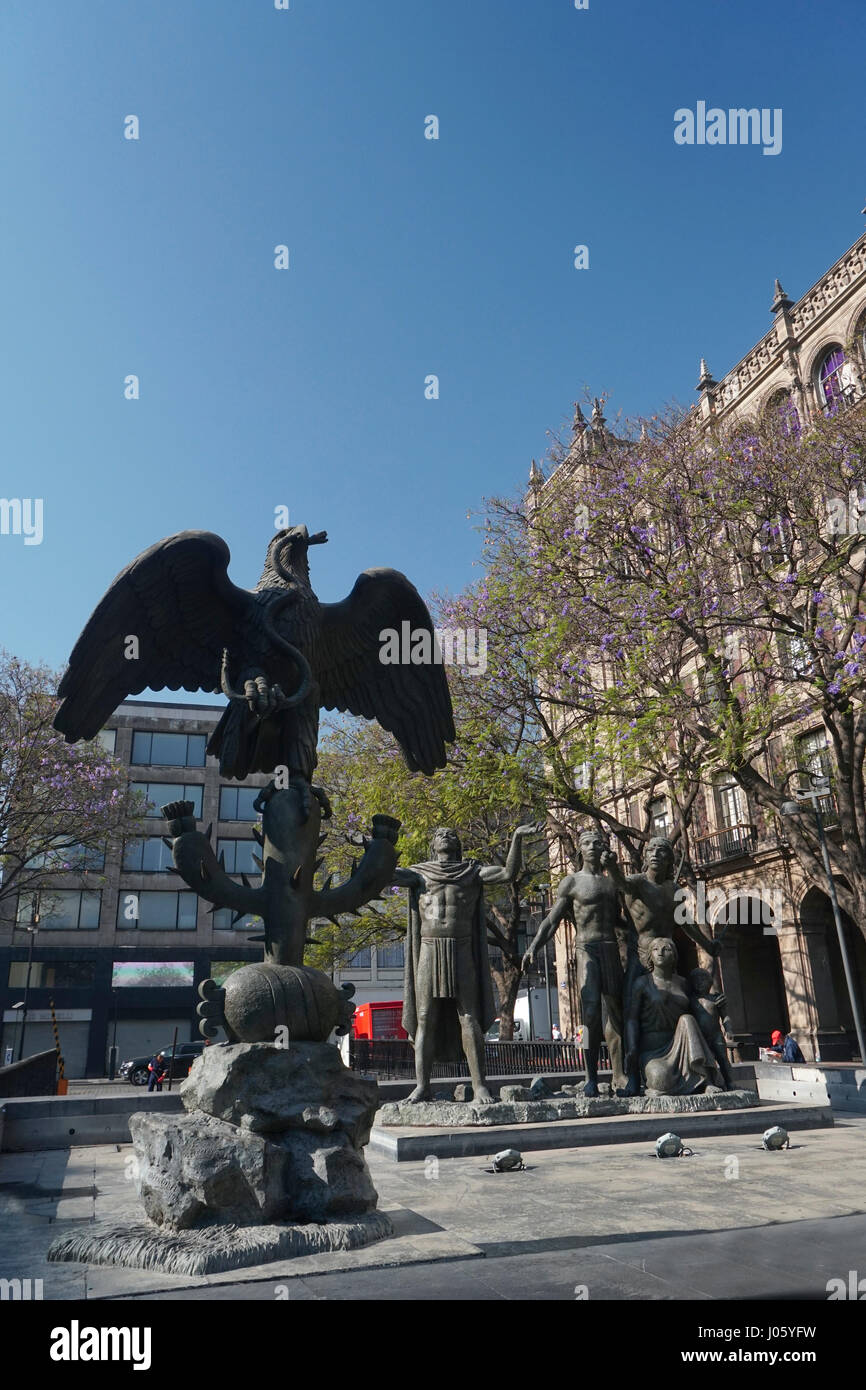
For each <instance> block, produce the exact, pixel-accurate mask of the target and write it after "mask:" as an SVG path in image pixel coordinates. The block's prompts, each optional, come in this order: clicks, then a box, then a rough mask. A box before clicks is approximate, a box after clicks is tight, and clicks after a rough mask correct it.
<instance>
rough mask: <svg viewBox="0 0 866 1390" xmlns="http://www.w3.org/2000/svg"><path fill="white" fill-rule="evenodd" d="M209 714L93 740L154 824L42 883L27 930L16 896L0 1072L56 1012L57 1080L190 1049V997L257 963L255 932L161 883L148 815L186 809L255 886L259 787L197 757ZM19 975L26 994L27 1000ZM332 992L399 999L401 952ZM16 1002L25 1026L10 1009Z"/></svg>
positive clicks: (39, 1045)
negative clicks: (178, 804) (113, 1051)
mask: <svg viewBox="0 0 866 1390" xmlns="http://www.w3.org/2000/svg"><path fill="white" fill-rule="evenodd" d="M220 713H221V707H220V706H216V705H205V704H187V703H171V704H168V703H160V702H157V701H147V700H143V699H139V700H126V701H124V703H123V704H122V705H120V706H119V708H118V709H117V710H116V712H115V714H114V715H113V716H112V718H111V719H110V720H108V722H107V725H106V727H105V729H104V730H103V731H102V734H101V735H100V737H101V739H102V741H103V742H104V743H105V744H106V746H107V747H108V748H109V749H110V750H111V751H112V752H113V753H114V754H115V756H116V757H117V758H118V759H119V760H120V761H121V762H123V763H124V764H125V765H126V766H127V767H128V769H129V780H130V782H131V784H132V785H133V786H134V787H135V788H137V789H139V790H140V791H142V792H143V793H144V795H145V796H146V798H147V800H148V803H149V808H150V811H151V812H152V814H151V815H150V816H149V817H148V819H147V821H146V822H145V825H146V829H145V832H144V834H143V835H142V836H141V837H140V838H138V839H135V840H133V841H130V842H127V843H126V844H125V845H120V844H118V845H108V846H107V847H106V853H105V855H104V857H99V856H89V859H88V868H87V870H86V871H85V872H83V873H69V872H67V873H58V874H56V875H53V876H52V877H51V879H50V880H48V883H49V886H50V891H49V888H48V887H47V888H46V890H45V893H44V896H43V902H42V905H41V906H40V910H39V914H38V915H39V922H38V927H37V929H36V930H35V931H34V930H33V929H32V921H33V917H34V902H33V899H32V895H30V894H24V893H22V894H21V895H19V899H18V901H17V902H14V903H13V904H11V906H10V908H9V909H7V910H8V912H9V915H7V917H6V918H5V919H0V1011H2V1034H0V1062H2V1061H4V1060H5V1059H6V1058H7V1056H9V1054H10V1050H11V1054H12V1056H14V1057H16V1058H17V1056H18V1054H19V1048H20V1043H21V1031H22V1023H23V1028H24V1038H23V1044H24V1046H23V1055H24V1056H29V1055H31V1054H32V1053H34V1052H40V1051H44V1050H45V1049H47V1048H50V1047H53V1046H54V1032H53V1025H52V1018H51V1011H50V1002H51V1000H53V1001H54V1009H55V1017H56V1021H57V1025H58V1029H59V1035H60V1043H61V1048H62V1052H63V1057H64V1063H65V1071H66V1075H67V1076H69V1077H82V1076H102V1075H104V1074H105V1071H106V1066H107V1059H108V1051H109V1048H110V1047H111V1046H112V1044H115V1043H116V1045H117V1047H118V1051H119V1059H120V1060H121V1061H122V1060H123V1059H124V1058H126V1057H129V1056H138V1055H144V1054H145V1053H150V1052H152V1051H154V1050H156V1049H158V1048H160V1047H164V1046H167V1045H168V1044H170V1043H171V1041H172V1038H173V1035H174V1030H175V1028H177V1030H178V1031H177V1036H178V1040H179V1041H188V1040H189V1039H191V1038H195V1037H198V1036H199V1034H198V1019H197V1017H196V1013H195V1008H196V1004H197V1003H198V985H199V984H200V982H201V981H202V980H206V979H208V978H216V979H219V978H220V977H221V976H224V975H225V974H227V973H228V972H229V971H230V970H231V969H233V968H235V967H236V966H237V965H239V964H246V963H247V962H249V961H254V960H260V959H261V953H262V948H261V945H260V944H250V942H249V937H250V936H251V935H253V934H256V931H257V930H258V931H260V930H261V923H258V926H257V927H256V926H255V925H253V924H252V922H251V921H250V920H249V919H243V920H242V921H240V922H238V923H237V924H236V925H235V926H232V921H231V919H232V915H233V914H232V913H231V912H230V911H228V910H223V909H219V910H217V911H215V912H211V911H210V908H209V905H208V904H207V903H206V902H204V901H203V900H201V899H199V898H197V897H196V895H195V893H192V892H191V891H190V890H189V889H188V887H187V885H186V884H185V883H184V882H183V880H182V879H181V878H180V876H179V875H178V874H176V873H175V872H174V871H173V865H172V860H171V852H170V850H169V849H168V847H167V845H166V844H165V843H164V840H163V836H164V835H165V823H164V821H163V819H162V815H161V811H160V808H161V807H162V806H163V805H164V804H165V803H166V802H168V801H173V800H181V799H183V800H189V801H192V802H193V805H194V807H195V814H196V818H197V819H198V820H199V821H200V822H201V824H202V827H203V828H206V827H207V826H208V825H212V826H213V830H212V841H213V843H214V847H215V849H216V851H217V853H220V852H221V853H223V854H224V857H225V865H226V869H227V871H228V872H229V873H231V874H236V875H240V874H241V873H245V874H246V875H247V877H248V878H250V879H251V880H253V881H255V879H256V877H257V875H258V873H259V869H258V866H257V865H256V864H255V862H254V860H253V858H252V856H253V854H254V853H258V847H257V845H256V843H255V841H254V840H253V837H252V827H253V825H254V824H255V822H256V821H257V819H258V816H257V813H256V811H255V810H254V808H253V802H254V801H255V798H256V795H257V791H258V788H259V787H261V786H264V785H266V784H267V781H268V778H267V777H266V776H264V775H262V774H258V775H254V776H252V777H250V778H248V779H247V780H246V782H244V783H243V784H239V783H236V782H226V781H224V780H223V779H222V778H221V777H220V772H219V764H218V762H217V760H216V759H215V758H210V757H208V756H207V755H206V752H205V749H206V744H207V741H208V738H209V736H210V733H211V731H212V730H213V728H214V726H215V724H216V723H217V720H218V719H219V716H220ZM28 977H29V990H28V987H27V986H28ZM334 978H335V981H336V983H337V984H340V983H342V982H343V981H352V982H353V983H354V984H355V986H356V996H355V997H356V1001H357V1002H359V1003H360V1002H364V1001H365V1000H389V999H401V998H402V993H403V945H402V942H396V943H394V944H393V945H390V946H384V947H379V948H376V947H372V948H367V949H365V950H363V951H360V952H359V953H358V955H357V956H356V957H355V958H354V959H353V960H352V961H351V962H349V963H348V965H347V966H346V967H345V968H344V969H342V970H337V971H335V974H334ZM25 992H26V994H27V1011H26V1019H25V1018H24V1016H23V1010H22V1009H20V1008H17V1009H16V1008H15V1005H17V1004H21V1003H23V1002H24V998H25Z"/></svg>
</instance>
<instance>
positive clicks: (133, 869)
mask: <svg viewBox="0 0 866 1390" xmlns="http://www.w3.org/2000/svg"><path fill="white" fill-rule="evenodd" d="M143 854H144V840H127V841H126V843H125V844H124V846H123V860H122V863H121V868H122V869H123V871H124V873H127V874H134V873H138V872H139V871H140V870H141V862H142V856H143Z"/></svg>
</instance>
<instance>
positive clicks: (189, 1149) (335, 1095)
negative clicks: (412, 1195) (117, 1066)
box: [129, 1043, 378, 1230]
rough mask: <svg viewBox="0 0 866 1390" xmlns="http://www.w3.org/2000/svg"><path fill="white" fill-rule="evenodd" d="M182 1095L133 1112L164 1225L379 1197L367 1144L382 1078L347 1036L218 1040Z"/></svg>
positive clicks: (144, 1179) (259, 1218) (280, 1214)
mask: <svg viewBox="0 0 866 1390" xmlns="http://www.w3.org/2000/svg"><path fill="white" fill-rule="evenodd" d="M181 1094H182V1098H183V1103H184V1105H185V1106H186V1109H187V1111H188V1112H189V1113H187V1114H185V1115H164V1114H153V1113H149V1112H141V1113H138V1114H136V1115H131V1116H130V1120H129V1128H130V1133H131V1135H132V1142H133V1148H134V1150H135V1155H136V1160H137V1171H136V1185H137V1188H138V1193H139V1196H140V1198H141V1202H142V1205H143V1206H144V1210H145V1212H146V1214H147V1216H148V1217H149V1218H150V1220H151V1221H153V1222H155V1223H156V1224H157V1225H158V1226H162V1227H165V1228H170V1229H172V1230H186V1229H189V1228H190V1227H199V1226H206V1225H210V1224H213V1223H216V1222H218V1223H220V1224H223V1225H224V1224H225V1223H234V1224H236V1225H241V1226H251V1225H256V1226H258V1225H265V1224H269V1223H272V1222H301V1223H303V1222H316V1221H340V1220H345V1219H346V1218H347V1217H356V1216H360V1215H363V1214H364V1213H367V1212H370V1211H372V1210H373V1209H374V1208H375V1206H376V1204H377V1201H378V1198H377V1195H376V1190H375V1188H374V1187H373V1184H372V1181H371V1179H370V1174H369V1172H368V1169H367V1165H366V1162H365V1160H364V1153H363V1146H364V1144H366V1142H367V1140H368V1139H369V1137H370V1128H371V1126H372V1122H373V1116H374V1114H375V1109H376V1097H377V1086H376V1083H375V1081H365V1080H363V1079H362V1078H360V1077H357V1076H355V1075H354V1074H353V1073H352V1072H350V1071H349V1070H348V1068H346V1067H345V1066H344V1065H343V1061H342V1059H341V1057H340V1055H339V1053H338V1052H337V1049H336V1048H335V1047H332V1046H330V1045H329V1044H327V1043H296V1044H293V1045H292V1046H290V1047H288V1048H278V1047H274V1046H272V1045H271V1044H270V1043H237V1044H234V1045H231V1046H219V1047H211V1048H207V1049H206V1050H205V1052H204V1053H203V1055H202V1056H201V1057H200V1058H199V1059H198V1060H197V1061H196V1062H195V1064H194V1066H193V1070H192V1073H191V1075H190V1077H189V1078H188V1080H187V1081H186V1082H185V1083H184V1085H183V1088H182V1092H181Z"/></svg>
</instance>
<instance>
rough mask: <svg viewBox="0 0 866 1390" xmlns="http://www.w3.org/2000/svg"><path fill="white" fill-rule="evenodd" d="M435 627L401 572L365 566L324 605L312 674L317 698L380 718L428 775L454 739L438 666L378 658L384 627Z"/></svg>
mask: <svg viewBox="0 0 866 1390" xmlns="http://www.w3.org/2000/svg"><path fill="white" fill-rule="evenodd" d="M404 622H408V623H409V625H410V629H411V631H412V632H413V633H414V632H417V631H419V630H420V629H425V630H426V631H427V632H429V633H431V635H432V633H433V624H432V621H431V619H430V614H429V612H428V611H427V605H426V604H425V602H424V600H423V599H422V597H421V595H420V594H419V593H418V590H417V589H416V588H415V586H414V584H411V583H410V582H409V580H408V579H407V578H406V576H405V575H404V574H400V572H399V570H391V569H371V570H364V573H363V574H360V575H359V576H358V579H357V581H356V583H355V586H354V588H353V589H352V592H351V593H350V594H349V596H348V598H344V599H343V601H342V603H323V604H322V605H321V627H320V630H319V637H318V642H317V648H316V660H315V672H316V679H317V681H318V683H319V691H320V703H321V704H322V705H323V706H324V708H325V709H338V710H346V711H348V712H349V713H350V714H358V715H362V716H363V718H365V719H377V720H378V721H379V723H380V724H381V725H382V727H383V729H387V730H388V732H389V733H392V734H393V735H394V737H395V738H396V739H397V742H398V743H399V745H400V747H401V748H402V750H403V756H404V757H405V759H406V762H407V764H408V766H409V769H410V770H411V771H412V772H424V773H426V774H427V776H428V777H429V776H432V774H433V772H434V771H435V769H436V768H437V767H444V766H445V744H446V743H453V741H454V739H455V737H456V735H455V732H454V717H453V713H452V709H451V695H450V692H449V690H448V681H447V679H446V677H445V668H444V666H442V665H441V664H435V663H427V664H424V665H417V666H416V665H411V664H407V665H385V664H383V663H382V662H381V661H380V659H379V655H380V651H381V649H382V638H381V636H380V634H381V633H382V632H383V631H384V630H385V629H392V630H396V632H397V633H400V632H401V631H402V626H401V625H402V624H403V623H404Z"/></svg>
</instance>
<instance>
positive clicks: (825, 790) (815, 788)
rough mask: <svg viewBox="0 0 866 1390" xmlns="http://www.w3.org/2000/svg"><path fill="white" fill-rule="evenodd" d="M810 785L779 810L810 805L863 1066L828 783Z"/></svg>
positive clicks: (865, 1047)
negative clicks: (825, 807)
mask: <svg viewBox="0 0 866 1390" xmlns="http://www.w3.org/2000/svg"><path fill="white" fill-rule="evenodd" d="M807 775H808V777H809V781H810V783H811V785H810V786H808V787H796V788H795V790H794V798H795V799H794V800H793V801H783V802H782V805H781V807H780V808H779V810H780V814H781V815H783V816H801V815H803V813H804V811H805V807H806V804H807V803H809V804H811V807H812V813H813V815H814V817H815V829H816V831H817V833H818V843H819V844H820V846H821V859H822V861H823V864H824V873H825V875H826V878H827V894H828V896H829V898H830V903H831V905H832V908H833V921H834V922H835V923H836V935H837V937H838V938H839V950H840V952H841V954H842V966H843V969H844V971H845V983H846V985H847V987H848V999H849V1001H850V1003H851V1013H852V1016H853V1018H854V1030H855V1032H856V1034H857V1046H858V1047H859V1049H860V1060H861V1062H863V1063H866V1044H864V1040H863V1039H864V1033H863V1019H862V1017H861V1015H860V1006H859V1004H858V1002H857V988H856V986H855V984H854V972H853V970H852V969H851V961H850V959H849V956H848V945H847V942H846V941H845V931H844V928H843V926H842V916H841V913H840V911H839V899H838V898H837V897H836V885H835V883H834V882H833V872H832V869H831V868H830V854H829V851H828V849H827V836H826V835H825V833H824V817H823V815H822V814H821V807H820V805H819V801H820V799H821V797H822V796H829V795H830V779H829V777H826V776H823V775H821V774H820V773H817V772H810V773H808V774H807ZM797 776H801V777H802V776H803V770H802V769H801V768H794V769H793V771H791V772H789V773H788V775H787V777H786V778H785V779H784V781H783V782H782V786H783V787H784V786H785V784H786V783H787V782H788V781H789V780H790V778H791V777H797Z"/></svg>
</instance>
